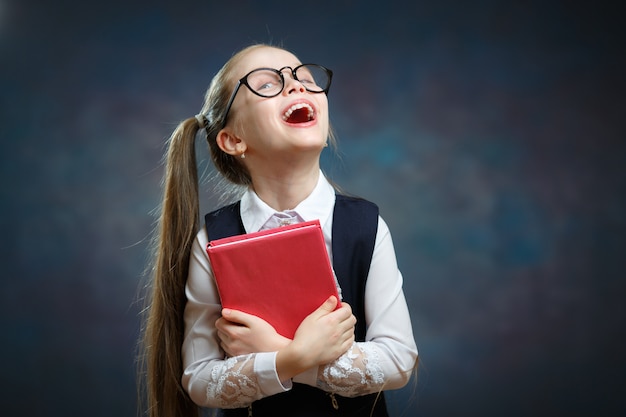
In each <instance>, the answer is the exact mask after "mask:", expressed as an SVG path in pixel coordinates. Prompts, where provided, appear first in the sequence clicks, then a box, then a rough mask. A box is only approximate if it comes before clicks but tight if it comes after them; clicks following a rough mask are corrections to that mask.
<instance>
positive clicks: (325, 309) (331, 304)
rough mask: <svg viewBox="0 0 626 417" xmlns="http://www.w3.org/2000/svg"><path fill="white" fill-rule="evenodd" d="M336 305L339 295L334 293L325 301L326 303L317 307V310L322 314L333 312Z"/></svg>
mask: <svg viewBox="0 0 626 417" xmlns="http://www.w3.org/2000/svg"><path fill="white" fill-rule="evenodd" d="M336 307H337V297H335V296H334V295H331V296H330V297H328V299H327V300H326V301H324V303H323V304H322V305H321V306H319V308H318V309H317V312H319V313H320V315H324V314H327V313H332V312H333V311H335V308H336Z"/></svg>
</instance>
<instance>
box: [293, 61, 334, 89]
mask: <svg viewBox="0 0 626 417" xmlns="http://www.w3.org/2000/svg"><path fill="white" fill-rule="evenodd" d="M296 77H297V78H298V81H300V82H301V83H302V85H304V88H306V89H307V90H309V91H311V92H314V93H319V92H322V91H324V90H326V89H327V88H328V84H329V83H330V77H329V75H328V71H326V69H325V68H323V67H320V66H319V65H303V66H301V67H299V68H298V69H297V71H296Z"/></svg>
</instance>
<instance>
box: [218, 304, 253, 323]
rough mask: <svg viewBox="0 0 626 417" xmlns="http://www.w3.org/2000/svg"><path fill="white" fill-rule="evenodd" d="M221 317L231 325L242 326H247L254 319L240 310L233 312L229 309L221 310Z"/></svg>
mask: <svg viewBox="0 0 626 417" xmlns="http://www.w3.org/2000/svg"><path fill="white" fill-rule="evenodd" d="M222 317H224V318H225V319H226V320H228V321H230V322H231V323H235V324H240V325H242V326H248V327H249V324H251V322H252V321H253V320H254V319H255V316H253V315H251V314H248V313H244V312H243V311H240V310H233V309H231V308H225V309H223V310H222Z"/></svg>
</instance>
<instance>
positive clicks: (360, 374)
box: [294, 218, 417, 397]
mask: <svg viewBox="0 0 626 417" xmlns="http://www.w3.org/2000/svg"><path fill="white" fill-rule="evenodd" d="M365 315H366V317H365V318H366V321H367V334H366V337H365V340H366V341H365V342H357V343H355V344H354V345H353V346H352V348H351V349H350V350H348V352H346V353H345V354H344V355H342V356H341V357H340V358H339V359H337V360H336V361H333V362H331V363H329V364H327V365H325V366H322V367H320V368H319V369H317V370H316V371H315V372H314V371H313V370H312V371H310V372H305V373H303V374H301V375H299V376H298V377H296V378H294V381H295V382H301V383H306V384H309V385H312V386H317V387H319V388H321V389H323V390H325V391H329V392H335V393H338V394H341V395H343V396H349V397H352V396H358V395H364V394H369V393H373V392H379V391H380V390H382V389H397V388H401V387H403V386H404V385H406V383H407V382H408V381H409V379H410V377H411V374H412V371H413V369H414V367H415V364H416V361H417V347H416V345H415V340H414V337H413V331H412V326H411V319H410V316H409V311H408V307H407V304H406V300H405V297H404V293H403V291H402V274H401V273H400V271H399V270H398V267H397V262H396V256H395V251H394V247H393V242H392V239H391V235H390V233H389V228H388V227H387V225H386V224H385V222H384V221H383V220H382V219H381V218H379V223H378V232H377V236H376V244H375V247H374V254H373V257H372V264H371V267H370V272H369V276H368V279H367V284H366V288H365Z"/></svg>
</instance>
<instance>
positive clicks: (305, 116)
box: [287, 108, 309, 123]
mask: <svg viewBox="0 0 626 417" xmlns="http://www.w3.org/2000/svg"><path fill="white" fill-rule="evenodd" d="M308 121H309V110H308V109H305V108H303V109H298V110H294V112H293V113H291V115H290V116H289V118H288V119H287V123H305V122H308Z"/></svg>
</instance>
